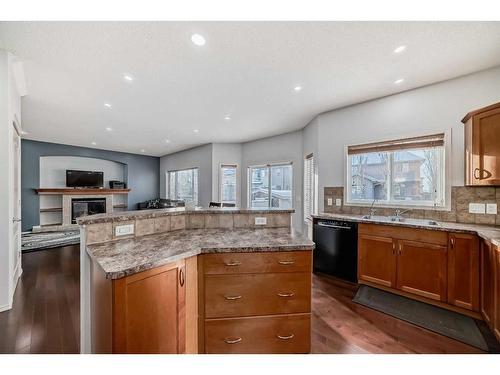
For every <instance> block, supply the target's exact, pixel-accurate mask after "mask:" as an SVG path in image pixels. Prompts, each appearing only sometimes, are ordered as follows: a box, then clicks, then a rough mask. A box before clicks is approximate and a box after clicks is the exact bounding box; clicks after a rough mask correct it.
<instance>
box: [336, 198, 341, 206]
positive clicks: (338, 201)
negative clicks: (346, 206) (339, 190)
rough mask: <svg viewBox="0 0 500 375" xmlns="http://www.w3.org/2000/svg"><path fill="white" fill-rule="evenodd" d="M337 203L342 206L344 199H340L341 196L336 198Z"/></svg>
mask: <svg viewBox="0 0 500 375" xmlns="http://www.w3.org/2000/svg"><path fill="white" fill-rule="evenodd" d="M335 205H336V206H342V199H340V198H337V199H335Z"/></svg>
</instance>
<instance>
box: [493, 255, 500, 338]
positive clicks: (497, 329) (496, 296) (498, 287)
mask: <svg viewBox="0 0 500 375" xmlns="http://www.w3.org/2000/svg"><path fill="white" fill-rule="evenodd" d="M493 254H494V260H495V267H494V272H495V275H494V280H495V287H494V289H493V305H494V306H495V311H494V313H493V319H494V323H493V332H494V333H495V336H496V337H497V339H498V340H499V341H500V248H499V247H498V246H493Z"/></svg>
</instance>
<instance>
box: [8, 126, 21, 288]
mask: <svg viewBox="0 0 500 375" xmlns="http://www.w3.org/2000/svg"><path fill="white" fill-rule="evenodd" d="M12 167H13V168H12V174H13V176H12V185H11V189H12V191H11V194H10V196H11V199H12V202H11V203H12V208H13V209H12V242H11V243H12V246H13V249H12V251H11V254H13V255H14V257H13V258H14V264H13V268H12V269H13V271H14V272H17V275H19V272H20V268H21V230H22V229H21V137H20V136H19V133H18V132H17V128H16V126H15V125H14V131H13V132H12ZM17 275H16V276H17ZM14 287H15V285H14Z"/></svg>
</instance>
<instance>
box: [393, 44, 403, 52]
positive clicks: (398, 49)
mask: <svg viewBox="0 0 500 375" xmlns="http://www.w3.org/2000/svg"><path fill="white" fill-rule="evenodd" d="M405 50H406V46H405V45H402V46H399V47H397V48H396V49H395V50H394V53H401V52H404V51H405Z"/></svg>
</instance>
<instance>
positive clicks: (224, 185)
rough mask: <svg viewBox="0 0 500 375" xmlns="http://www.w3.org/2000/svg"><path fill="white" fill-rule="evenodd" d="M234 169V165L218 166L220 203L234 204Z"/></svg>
mask: <svg viewBox="0 0 500 375" xmlns="http://www.w3.org/2000/svg"><path fill="white" fill-rule="evenodd" d="M236 168H237V166H236V165H234V164H222V165H221V166H220V201H221V202H222V203H234V204H236Z"/></svg>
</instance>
